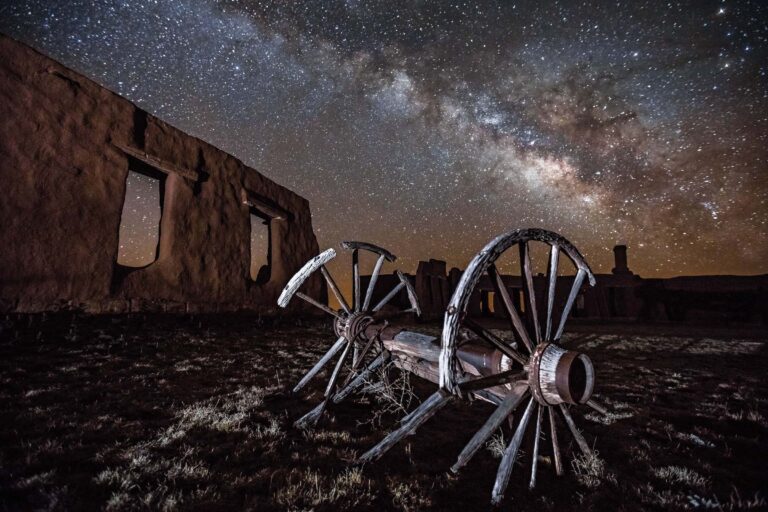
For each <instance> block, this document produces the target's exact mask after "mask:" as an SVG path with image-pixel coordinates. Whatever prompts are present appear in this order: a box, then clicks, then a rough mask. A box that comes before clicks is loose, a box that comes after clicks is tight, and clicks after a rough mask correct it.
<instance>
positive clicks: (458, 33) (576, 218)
mask: <svg viewBox="0 0 768 512" xmlns="http://www.w3.org/2000/svg"><path fill="white" fill-rule="evenodd" d="M0 30H1V31H3V32H5V33H7V34H9V35H11V36H13V37H15V38H17V39H20V40H22V41H24V42H26V43H28V44H30V45H32V46H33V47H35V48H37V49H39V50H41V51H42V52H44V53H46V54H48V55H50V56H51V57H53V58H55V59H57V60H59V61H61V62H63V63H64V64H65V65H67V66H70V67H72V68H73V69H75V70H77V71H79V72H81V73H83V74H85V75H87V76H89V77H91V78H93V79H94V80H96V81H98V82H100V83H102V84H103V85H105V86H106V87H108V88H110V89H112V90H114V91H115V92H117V93H119V94H121V95H123V96H125V97H126V98H128V99H129V100H131V101H133V102H135V103H136V104H137V105H139V106H140V107H142V108H144V109H146V110H148V111H149V112H151V113H153V114H155V115H157V116H159V117H160V118H162V119H164V120H166V121H168V122H170V123H171V124H173V125H175V126H177V127H179V128H180V129H182V130H184V131H186V132H189V133H191V134H193V135H195V136H198V137H200V138H202V139H204V140H206V141H209V142H211V143H212V144H214V145H216V146H218V147H220V148H222V149H224V150H225V151H228V152H230V153H232V154H234V155H235V156H237V157H239V158H240V159H242V160H243V161H244V162H245V163H246V164H248V165H251V166H253V167H255V168H256V169H258V170H259V171H261V172H262V173H264V174H265V175H267V176H268V177H270V178H272V179H274V180H275V181H277V182H278V183H280V184H282V185H285V186H287V187H289V188H291V189H292V190H294V191H296V192H297V193H299V194H301V195H303V196H304V197H306V198H308V199H309V200H310V204H311V208H312V213H313V223H314V227H315V232H316V234H317V236H318V239H319V242H320V247H321V249H324V248H326V247H330V246H337V243H338V242H339V241H340V240H343V239H359V240H365V241H370V242H373V243H377V244H379V245H382V246H384V247H387V248H388V249H390V250H391V251H392V252H394V253H395V254H397V255H398V256H400V257H401V260H400V261H399V267H400V268H401V269H402V270H404V271H409V272H412V271H414V270H415V266H416V262H417V261H418V260H420V259H428V258H439V259H445V260H447V261H448V264H449V267H450V266H453V265H458V266H462V267H463V266H464V265H465V264H466V262H467V261H468V260H469V259H470V258H471V256H472V255H473V254H474V253H475V252H477V250H479V249H480V248H481V247H482V246H483V245H484V244H485V243H486V242H487V241H488V240H490V239H491V238H493V237H494V236H495V235H497V234H499V233H501V232H503V231H506V230H510V229H514V228H518V227H543V228H547V229H551V230H554V231H557V232H559V233H561V234H562V235H564V236H566V237H567V238H569V239H570V240H571V241H572V242H574V243H575V244H576V245H577V246H578V247H579V248H580V249H581V250H582V252H583V253H585V255H586V256H587V259H588V261H590V263H591V264H592V266H593V268H594V269H595V270H596V271H599V272H609V271H610V269H611V267H612V266H613V265H612V263H613V260H612V256H613V255H612V253H611V250H610V249H611V248H612V247H613V245H615V244H617V243H626V244H628V245H629V262H630V268H632V269H633V270H634V271H635V272H637V273H640V274H641V275H643V276H646V277H655V276H673V275H691V274H707V273H710V274H715V273H717V274H719V273H734V274H753V273H766V272H768V242H767V241H766V240H768V238H767V235H768V150H767V149H766V148H768V3H766V2H759V1H757V2H747V1H744V2H707V1H692V2H688V3H677V2H669V3H668V2H648V1H626V2H601V3H590V2H567V3H564V4H563V5H557V4H555V3H551V4H550V3H549V2H539V1H532V2H486V1H467V2H423V1H415V0H408V1H397V0H386V1H378V2H363V1H346V2H340V1H333V0H327V1H318V2H311V1H304V2H283V1H275V2H255V1H253V2H252V1H243V2H235V1H223V2H212V1H202V0H200V1H198V0H183V1H179V0H170V1H161V0H158V1H154V2H146V1H138V0H135V1H133V0H132V1H125V2H107V1H87V2H80V1H49V2H41V1H26V2H22V1H13V0H12V1H10V2H8V1H6V2H3V4H2V7H0ZM128 199H129V200H131V197H129V198H128ZM128 206H129V208H127V209H126V211H130V210H131V208H130V206H131V205H128ZM134 210H136V209H135V208H134ZM139 210H140V208H139ZM137 215H141V213H140V212H139V213H138V214H137ZM139 224H141V222H139ZM148 231H151V227H149V228H148Z"/></svg>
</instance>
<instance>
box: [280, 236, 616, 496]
mask: <svg viewBox="0 0 768 512" xmlns="http://www.w3.org/2000/svg"><path fill="white" fill-rule="evenodd" d="M532 242H539V243H543V244H547V245H548V246H549V247H550V251H549V260H548V267H547V268H548V277H547V284H548V286H547V296H546V299H547V300H546V308H541V309H540V308H537V304H536V294H535V291H534V289H533V278H532V270H531V269H532V266H531V259H530V254H531V252H530V248H529V244H530V243H532ZM341 245H342V248H344V249H347V250H350V251H352V276H353V283H352V295H353V300H352V306H350V305H349V304H348V303H347V302H346V300H345V298H344V297H343V295H342V293H341V291H340V290H339V288H338V286H337V285H336V283H335V281H334V280H333V278H332V277H331V275H330V273H329V272H328V270H327V269H326V268H325V264H326V263H327V262H328V261H330V260H331V259H332V258H334V257H335V256H336V253H335V251H334V250H333V249H328V250H327V251H325V252H323V253H321V254H320V255H318V256H316V257H315V258H313V259H312V260H310V261H309V262H307V264H306V265H304V267H303V268H302V269H301V270H300V271H299V272H297V273H296V275H295V276H293V278H292V279H291V280H290V281H289V283H288V284H287V285H286V287H285V289H284V290H283V293H282V294H281V295H280V298H279V299H278V304H279V305H280V306H282V307H285V306H287V304H288V302H289V301H290V300H291V298H292V297H293V296H294V295H296V296H298V297H300V298H302V299H304V300H306V301H307V302H309V303H311V304H313V305H314V306H316V307H318V308H320V309H322V310H323V311H325V312H327V313H329V314H331V315H333V316H334V317H335V320H334V331H335V334H336V336H337V337H338V339H337V340H336V343H334V344H333V345H332V346H331V348H330V349H329V350H328V351H327V352H326V353H325V355H323V357H322V358H320V360H319V361H318V362H317V363H316V364H315V365H314V366H313V367H312V369H310V370H309V372H308V373H307V374H306V375H305V376H304V377H303V378H302V379H301V381H300V382H299V383H298V384H297V385H296V387H295V388H294V392H298V391H299V390H301V388H303V387H304V386H305V385H306V384H307V382H309V381H310V380H311V379H312V378H313V377H314V376H316V375H317V374H318V373H319V372H320V371H321V370H322V368H323V367H324V366H325V365H326V364H327V363H328V362H329V361H330V360H332V359H333V358H334V357H335V356H336V355H337V354H338V353H341V355H340V356H339V357H338V359H337V361H336V365H335V367H334V369H333V371H332V373H331V376H330V379H329V381H328V384H327V386H326V389H325V395H324V396H325V397H324V400H323V401H322V402H321V403H320V404H318V405H317V406H316V407H315V408H314V409H312V410H311V411H310V412H308V413H307V414H305V415H304V416H303V417H302V418H300V419H299V420H297V421H296V425H297V426H299V427H307V426H309V425H311V424H314V423H316V422H317V421H318V420H319V419H320V417H321V416H322V414H323V412H324V411H325V409H326V408H327V407H328V405H329V404H331V403H339V402H341V401H342V400H344V399H346V398H347V397H348V396H350V394H352V393H353V392H354V391H356V390H358V389H360V388H361V387H362V386H363V384H365V383H366V382H368V381H369V380H370V379H372V378H373V376H374V375H375V372H376V370H377V369H378V368H379V367H380V366H381V365H383V364H384V363H392V364H394V365H395V366H397V367H398V368H400V369H401V370H403V371H407V372H410V373H413V374H414V375H417V376H419V377H421V378H424V379H426V380H428V381H431V382H434V383H435V384H437V385H438V386H439V388H438V390H437V391H436V392H435V393H434V394H433V395H431V396H430V397H429V398H428V399H426V400H425V401H424V402H423V403H422V404H421V405H420V406H419V407H417V408H416V409H414V410H413V411H411V412H410V413H408V415H407V416H405V417H404V418H403V419H402V420H401V421H400V426H399V427H398V428H397V429H395V430H394V431H392V432H391V433H390V434H389V435H387V436H386V437H385V438H384V439H383V440H382V441H381V442H380V443H379V444H378V445H376V446H374V447H373V448H371V449H370V450H369V451H368V452H366V453H365V454H363V455H362V456H361V457H360V459H359V462H368V461H372V460H374V459H376V458H378V457H380V456H382V455H383V454H384V453H385V452H386V451H387V450H389V449H390V448H391V447H392V446H394V445H395V444H397V443H398V442H399V441H400V440H402V439H403V438H404V437H405V436H407V435H409V434H411V433H413V432H414V431H415V430H416V429H417V428H418V427H419V426H420V425H421V424H423V423H424V422H425V421H427V420H428V419H429V418H431V417H432V416H433V415H434V414H435V413H436V412H437V411H438V410H440V409H441V408H442V407H444V406H445V405H446V404H447V403H449V402H450V401H451V400H454V399H471V398H477V399H481V400H485V401H488V402H491V403H492V404H494V405H495V406H496V410H495V411H494V412H493V413H492V414H491V416H490V417H489V418H488V420H487V421H486V423H485V424H484V425H483V427H482V428H481V429H480V430H479V431H478V432H477V433H476V434H475V435H474V436H473V437H472V439H470V440H469V442H468V443H467V445H466V447H465V448H464V450H462V452H461V453H460V454H459V457H458V459H457V461H456V463H455V464H454V465H453V466H452V468H451V469H452V470H453V471H454V472H458V471H459V470H460V469H461V468H462V467H463V466H464V465H465V464H467V462H469V460H470V459H471V458H472V456H473V455H474V454H475V453H476V452H477V451H478V449H479V448H480V447H481V446H482V445H483V444H484V443H485V442H486V441H487V440H488V438H489V437H490V436H491V435H492V434H493V433H494V432H495V431H496V430H497V429H498V428H499V427H500V426H501V425H502V424H503V422H504V421H505V420H507V419H508V418H510V417H511V415H512V413H513V411H514V410H515V409H516V408H517V407H519V406H520V405H521V404H522V403H523V402H524V401H525V400H526V399H527V405H526V408H525V412H524V413H523V414H522V416H521V418H520V420H519V421H518V423H517V427H516V429H515V433H514V435H513V437H512V439H511V441H510V442H509V445H508V446H507V448H506V449H505V451H504V454H503V456H502V461H501V463H500V465H499V470H498V473H497V477H496V482H495V485H494V489H493V493H492V502H493V503H494V504H498V503H500V502H501V499H502V498H503V494H504V490H505V488H506V486H507V483H508V481H509V477H510V475H511V473H512V468H513V464H514V461H515V460H516V458H517V453H518V450H519V448H520V444H521V443H522V440H523V436H524V434H525V431H526V428H527V425H528V423H529V421H530V419H531V417H532V416H533V415H534V412H535V414H536V422H535V429H536V430H535V437H534V447H533V457H532V463H531V479H530V487H531V488H532V487H534V486H535V483H536V471H537V462H538V454H539V450H540V447H539V444H540V443H539V441H540V438H541V437H542V423H543V418H544V412H545V411H546V412H547V419H548V421H549V425H550V429H549V430H550V434H549V437H550V441H551V444H552V451H553V459H554V465H555V470H556V472H557V474H558V475H560V474H562V472H563V464H562V458H561V454H560V448H559V443H558V437H557V428H556V419H555V418H556V414H555V411H556V410H559V411H560V413H561V414H562V416H563V419H564V420H565V423H566V425H567V427H568V430H569V431H570V432H571V434H572V435H573V437H574V439H575V440H576V443H577V445H578V446H579V448H580V450H581V451H582V452H583V453H584V454H590V453H591V450H590V448H589V445H588V444H587V442H586V440H585V439H584V437H583V436H582V434H581V433H580V432H579V430H578V429H577V428H576V425H575V424H574V421H573V418H572V417H571V414H570V412H569V407H570V406H576V405H580V404H586V405H588V406H590V407H592V408H593V409H595V410H597V411H598V412H601V413H603V414H605V413H606V412H607V411H606V410H605V408H604V407H603V406H601V405H599V404H598V403H597V402H596V401H594V400H593V399H592V391H593V389H594V384H595V372H594V368H593V365H592V361H591V360H590V359H589V357H588V356H587V355H586V354H583V353H580V352H576V351H573V350H567V349H566V348H564V347H562V346H561V344H560V341H561V336H562V333H563V329H564V326H565V322H566V319H567V317H568V314H569V313H570V310H571V308H572V306H573V303H574V302H575V300H576V297H577V295H578V293H579V290H580V289H581V286H582V284H583V282H584V280H585V279H588V281H589V283H590V284H591V285H594V283H595V279H594V276H593V274H592V271H591V270H590V269H589V266H588V265H587V264H586V262H585V261H584V258H583V257H582V256H581V254H580V253H579V252H578V251H577V250H576V248H575V247H573V245H571V244H570V243H569V242H568V241H567V240H565V239H564V238H563V237H561V236H560V235H557V234H555V233H552V232H550V231H544V230H540V229H523V230H517V231H512V232H509V233H506V234H503V235H501V236H499V237H497V238H495V239H494V240H492V241H491V242H490V243H488V244H487V245H486V246H485V247H484V248H483V249H482V250H481V251H480V252H479V253H478V254H477V255H476V256H475V257H474V259H473V260H472V261H471V262H470V264H469V265H468V266H467V269H466V271H465V272H464V274H463V275H462V277H461V279H460V281H459V284H458V286H457V287H456V290H455V292H454V294H453V296H452V298H451V301H450V303H449V305H448V308H447V310H446V313H445V317H444V322H443V332H442V336H441V338H440V340H438V339H437V338H436V337H433V336H429V335H426V334H421V333H417V332H412V331H407V330H405V329H404V328H402V327H397V326H394V325H389V323H388V322H387V321H386V320H384V319H382V318H381V317H380V311H381V309H382V308H383V307H384V306H385V305H386V304H387V303H389V302H390V301H391V300H392V299H393V298H394V297H395V296H396V295H397V294H398V293H400V291H401V290H403V289H405V291H406V293H407V296H408V300H409V303H410V306H411V307H410V308H408V309H406V310H405V311H404V312H413V313H416V314H419V312H420V311H419V305H418V302H417V299H416V294H415V291H414V290H413V287H412V285H411V283H410V282H409V281H408V279H407V278H406V276H405V275H403V274H402V273H401V272H399V271H397V276H398V278H399V283H398V284H397V285H396V286H395V287H394V288H393V289H392V290H391V291H390V292H389V293H387V294H386V295H385V296H384V298H383V299H381V300H380V301H379V302H378V303H377V304H376V305H374V306H371V302H372V300H371V299H372V297H373V291H374V287H375V286H376V283H377V281H378V276H379V274H380V272H381V268H382V265H383V264H384V261H385V260H386V261H390V262H393V261H395V259H396V258H395V256H394V255H393V254H392V253H390V252H388V251H386V250H385V249H382V248H380V247H377V246H375V245H372V244H367V243H362V242H343V243H342V244H341ZM513 246H517V247H518V248H519V255H520V267H521V277H522V282H523V292H524V296H525V311H524V313H523V315H521V314H520V313H518V311H517V309H516V308H515V306H514V304H513V301H512V300H511V298H510V295H509V291H508V290H507V288H506V286H505V285H504V282H503V280H502V278H501V275H500V273H499V271H498V269H497V268H496V264H495V262H496V260H497V259H498V258H499V256H501V255H502V254H503V253H504V252H505V251H507V250H508V249H509V248H511V247H513ZM361 250H364V251H368V252H372V253H374V254H375V255H377V260H376V264H375V266H374V270H373V273H372V275H371V279H370V282H369V284H368V288H367V290H366V293H365V296H364V297H363V296H362V293H361V287H360V271H359V251H361ZM561 252H562V253H564V254H566V255H567V256H568V258H569V259H570V260H571V261H572V262H573V264H574V266H575V270H576V275H575V278H574V280H573V285H572V287H571V289H570V291H569V294H568V298H567V300H566V302H565V303H564V304H563V305H562V307H561V308H556V307H555V306H556V305H555V287H556V283H557V276H558V270H559V255H560V253H561ZM315 271H320V272H321V273H322V275H323V276H324V278H325V279H326V281H327V283H328V288H329V289H330V290H331V292H332V293H333V294H334V295H335V296H336V299H337V300H338V302H339V304H340V306H341V308H340V309H339V310H338V311H337V310H333V309H331V308H330V307H328V306H327V305H325V304H322V303H321V302H319V301H317V300H315V299H313V298H311V297H308V296H307V295H305V294H303V293H302V292H300V291H299V289H300V287H301V286H302V284H303V283H304V282H305V281H306V279H307V278H308V277H309V276H310V275H311V274H312V273H314V272H315ZM485 273H487V274H488V276H489V277H490V279H491V282H492V283H493V284H494V288H495V292H496V297H498V298H499V299H500V301H501V304H502V305H503V309H504V311H505V313H506V315H507V318H508V320H509V324H510V328H511V336H507V335H504V336H501V335H498V334H496V333H494V332H492V331H491V330H489V329H487V328H485V327H483V326H482V325H481V324H480V323H478V322H476V321H474V320H473V319H471V318H469V317H468V316H467V314H466V309H467V304H468V302H469V297H470V295H471V293H472V292H473V290H474V289H475V288H476V287H477V285H478V282H479V280H480V279H481V277H482V276H483V275H484V274H485ZM556 309H560V315H559V321H558V323H557V324H555V323H554V313H555V310H556ZM555 325H557V327H556V328H555ZM520 347H524V349H525V350H522V349H521V348H520ZM348 359H349V365H348V367H347V368H346V370H347V371H346V376H345V377H344V379H343V381H342V380H340V377H341V373H342V370H343V369H345V367H344V364H345V362H346V361H347V360H348ZM528 395H530V397H529V396H528Z"/></svg>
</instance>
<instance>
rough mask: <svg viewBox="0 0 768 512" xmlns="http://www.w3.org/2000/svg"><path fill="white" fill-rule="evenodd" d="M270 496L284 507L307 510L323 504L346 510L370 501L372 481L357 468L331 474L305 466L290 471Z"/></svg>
mask: <svg viewBox="0 0 768 512" xmlns="http://www.w3.org/2000/svg"><path fill="white" fill-rule="evenodd" d="M273 497H274V500H275V502H276V503H277V504H279V505H281V506H283V507H285V508H286V509H287V510H311V509H314V508H316V507H319V506H323V505H325V506H328V505H331V506H333V507H334V508H339V509H341V508H344V509H348V510H349V509H354V508H355V507H360V506H365V505H369V504H371V503H372V502H373V500H374V499H375V497H376V493H375V491H374V485H373V482H372V481H371V480H369V479H368V478H366V477H365V476H363V473H362V470H361V469H360V468H350V469H346V470H344V471H343V472H341V473H340V474H338V475H335V476H327V475H323V474H321V473H320V472H319V471H316V470H312V469H305V470H303V471H301V470H294V471H292V472H291V473H290V474H289V476H288V478H287V479H286V481H285V483H284V485H283V486H281V487H279V488H278V489H276V490H275V491H274V495H273Z"/></svg>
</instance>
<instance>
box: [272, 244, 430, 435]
mask: <svg viewBox="0 0 768 512" xmlns="http://www.w3.org/2000/svg"><path fill="white" fill-rule="evenodd" d="M341 247H342V248H343V249H345V250H348V251H352V305H351V306H350V303H349V302H347V300H346V299H345V297H344V296H343V294H342V293H341V290H339V287H338V285H337V284H336V281H335V280H334V279H333V277H332V276H331V274H330V272H329V271H328V269H327V268H326V267H325V264H326V263H328V262H329V261H331V260H332V259H333V258H335V257H336V251H335V250H334V249H328V250H326V251H325V252H323V253H321V254H319V255H317V256H315V257H314V258H313V259H311V260H310V261H308V262H307V263H306V264H305V265H304V266H303V267H302V268H301V270H299V271H298V272H297V273H296V274H295V275H294V276H293V277H292V278H291V280H290V281H289V282H288V284H287V285H286V286H285V289H283V292H282V293H281V294H280V297H279V298H278V301H277V303H278V305H279V306H280V307H286V306H287V305H288V303H289V302H290V300H291V299H292V298H293V297H294V296H297V297H299V298H300V299H302V300H304V301H306V302H308V303H309V304H312V305H313V306H315V307H317V308H319V309H321V310H322V311H324V312H326V313H328V314H329V315H331V316H333V317H334V331H335V332H336V335H337V336H338V339H337V340H336V342H335V343H334V344H333V345H332V346H331V347H330V348H329V349H328V351H327V352H326V353H325V354H324V355H323V356H322V357H321V358H320V360H319V361H318V362H317V363H316V364H315V365H314V366H313V367H312V368H311V369H310V370H309V371H308V372H307V373H306V374H305V375H304V377H302V379H301V380H300V381H299V383H298V384H296V386H295V387H294V388H293V392H294V393H297V392H299V391H300V390H301V389H302V388H303V387H304V386H306V384H307V383H308V382H309V381H310V380H312V378H313V377H315V376H316V375H317V374H318V373H319V372H320V370H322V369H323V367H324V366H325V365H326V364H327V363H328V362H329V361H330V360H331V359H333V358H334V356H336V354H337V353H339V352H341V355H340V356H339V358H338V359H337V361H336V366H335V367H334V369H333V372H332V373H331V376H330V378H329V379H328V383H327V385H326V388H325V393H324V399H323V401H322V402H320V403H319V404H318V405H317V407H315V408H314V409H312V410H311V411H309V412H308V413H307V414H305V415H304V416H302V417H301V418H300V419H299V420H297V421H296V423H295V424H296V426H299V427H303V426H307V425H309V424H316V423H317V421H318V420H319V419H320V417H321V416H322V414H323V412H324V411H325V409H326V407H327V406H328V404H329V402H330V401H331V400H333V401H336V402H338V401H340V400H339V399H340V396H339V395H337V392H338V393H339V394H341V393H345V392H346V391H347V390H348V389H352V387H353V386H354V385H356V381H361V380H362V379H363V378H364V377H366V376H367V375H370V373H371V372H373V370H375V369H376V367H378V366H379V365H381V364H382V363H383V362H384V359H385V357H384V354H378V355H377V356H376V357H374V358H373V359H371V357H369V356H371V355H373V354H374V353H375V352H377V351H379V347H377V346H375V344H374V340H375V338H371V339H370V340H369V341H368V342H366V343H365V344H363V343H362V341H361V336H360V334H361V333H363V332H364V331H365V328H366V327H367V326H369V325H370V324H371V323H373V322H374V321H375V320H376V316H377V314H378V313H379V312H380V311H381V309H382V308H383V307H384V306H386V305H387V304H388V303H389V302H390V301H391V300H392V299H393V298H394V297H395V296H396V295H397V294H398V293H400V291H401V290H402V289H403V288H405V290H406V292H407V295H408V300H409V303H410V308H407V309H405V310H403V311H402V312H403V313H409V312H413V313H416V314H417V315H419V314H421V311H420V309H419V305H418V301H417V299H416V292H415V290H414V289H413V285H411V283H410V281H409V280H408V278H407V277H406V276H405V275H404V274H403V273H402V272H400V271H399V270H398V271H397V276H398V280H399V282H398V283H397V285H395V286H394V287H393V289H392V290H390V291H389V292H388V293H387V294H386V295H385V296H384V297H383V298H382V299H380V300H379V301H378V302H376V303H375V304H373V296H374V290H375V287H376V283H377V282H378V279H379V275H380V274H381V268H382V266H383V265H384V261H385V260H386V261H389V262H394V261H395V260H396V259H397V257H396V256H395V255H394V254H392V253H391V252H389V251H387V250H386V249H383V248H381V247H378V246H376V245H373V244H369V243H365V242H342V243H341ZM361 250H362V251H367V252H370V253H373V254H375V255H376V256H377V259H376V263H375V265H374V268H373V272H372V274H371V279H370V281H369V283H368V287H367V288H366V291H365V295H363V294H362V289H361V285H360V264H359V263H360V262H359V258H360V251H361ZM318 270H319V271H320V272H321V273H322V275H323V277H324V278H325V280H326V282H327V283H328V289H330V290H331V292H332V293H333V295H334V296H335V297H336V300H337V301H338V302H339V305H340V306H341V309H339V310H333V309H331V308H330V307H329V306H327V305H326V304H323V303H322V302H320V301H319V300H317V299H315V298H312V297H310V296H308V295H306V294H304V293H302V292H301V291H299V290H300V288H301V286H302V285H303V284H304V283H305V282H306V280H307V279H308V278H309V276H310V275H312V274H313V273H314V272H316V271H318ZM350 352H352V360H351V365H350V367H349V371H348V373H347V375H346V376H345V378H344V380H343V381H342V382H343V383H342V385H341V390H338V385H337V384H338V382H339V378H340V377H341V373H342V370H343V368H344V362H345V361H346V360H347V358H348V356H349V355H350Z"/></svg>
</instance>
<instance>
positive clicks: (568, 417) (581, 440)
mask: <svg viewBox="0 0 768 512" xmlns="http://www.w3.org/2000/svg"><path fill="white" fill-rule="evenodd" d="M560 412H562V413H563V417H564V418H565V423H566V424H567V425H568V428H569V429H570V431H571V434H573V438H574V439H575V440H576V444H578V445H579V448H580V449H581V451H582V453H583V454H584V455H590V454H591V453H592V450H590V449H589V445H588V444H587V440H586V439H584V436H583V435H581V432H579V429H577V428H576V424H575V423H574V422H573V418H571V413H570V412H568V408H567V407H566V406H565V405H563V404H560Z"/></svg>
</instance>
